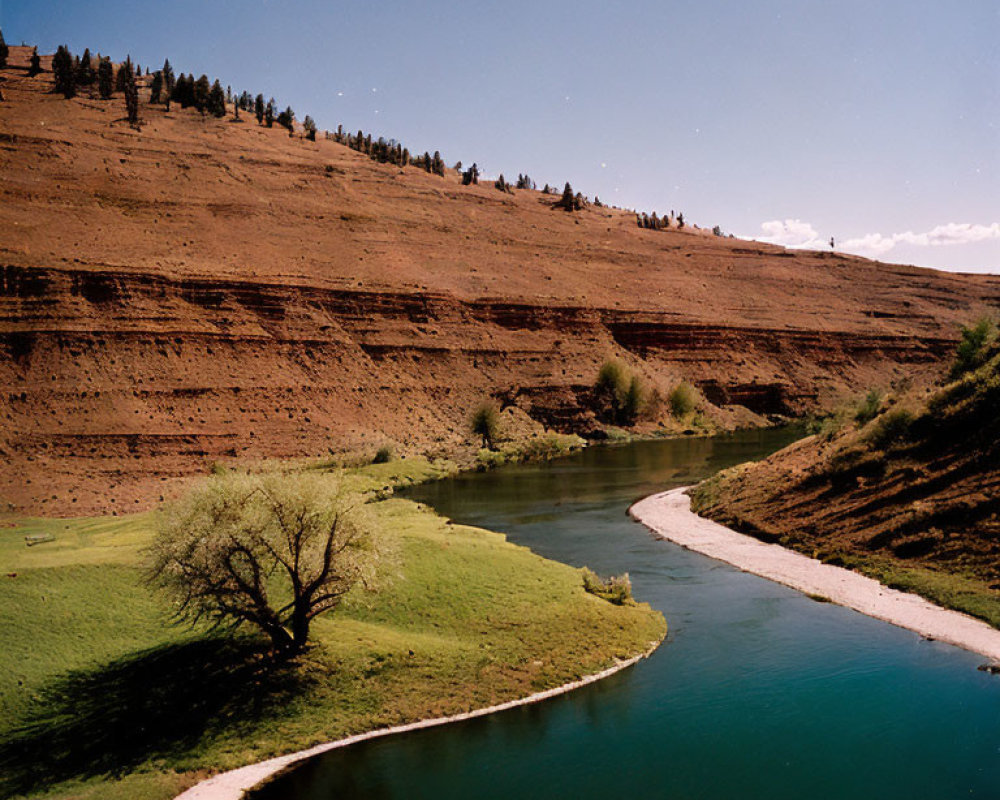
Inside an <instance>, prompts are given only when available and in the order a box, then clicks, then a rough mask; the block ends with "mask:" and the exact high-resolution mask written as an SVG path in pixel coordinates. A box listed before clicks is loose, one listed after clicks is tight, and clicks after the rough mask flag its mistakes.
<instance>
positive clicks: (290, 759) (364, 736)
mask: <svg viewBox="0 0 1000 800" xmlns="http://www.w3.org/2000/svg"><path fill="white" fill-rule="evenodd" d="M660 644H662V640H661V641H659V642H652V643H650V647H649V649H648V650H646V652H645V653H641V654H640V655H637V656H633V657H632V658H629V659H626V660H625V661H619V662H618V663H616V664H615V665H614V666H611V667H608V668H607V669H605V670H602V671H601V672H595V673H594V674H593V675H587V676H585V677H583V678H581V679H580V680H578V681H572V682H570V683H564V684H563V685H562V686H556V687H555V688H554V689H547V690H545V691H544V692H537V693H535V694H531V695H528V696H527V697H522V698H521V699H519V700H510V701H508V702H506V703H500V704H499V705H495V706H489V707H487V708H477V709H475V710H474V711H467V712H465V713H463V714H455V715H453V716H450V717H436V718H435V719H425V720H420V721H418V722H411V723H409V724H407V725H396V726H393V727H392V728H378V729H376V730H373V731H367V732H366V733H359V734H356V735H355V736H348V737H346V738H344V739H337V740H336V741H333V742H324V743H323V744H318V745H316V746H315V747H310V748H309V749H307V750H299V751H297V752H295V753H288V754H287V755H283V756H278V757H277V758H271V759H268V760H267V761H261V762H259V763H257V764H249V765H247V766H245V767H240V768H238V769H233V770H230V771H229V772H220V773H219V774H218V775H213V776H212V777H211V778H207V779H206V780H203V781H202V782H201V783H198V784H195V785H194V786H192V787H191V788H190V789H188V790H187V791H185V792H182V793H181V794H179V795H177V797H176V798H174V800H240V798H242V797H243V793H244V792H246V791H247V790H249V789H252V788H253V787H254V786H256V785H257V784H259V783H261V781H264V780H267V779H268V778H270V777H272V776H273V775H275V774H277V773H278V772H281V771H282V770H283V769H285V768H287V767H290V766H291V765H293V764H295V763H297V762H299V761H303V760H305V759H307V758H312V757H313V756H318V755H320V754H321V753H326V752H329V751H330V750H336V749H338V748H341V747H347V746H349V745H352V744H357V743H358V742H364V741H367V740H368V739H378V738H381V737H383V736H392V735H393V734H396V733H406V732H407V731H417V730H422V729H423V728H434V727H437V726H438V725H446V724H448V723H449V722H461V721H462V720H467V719H475V718H476V717H485V716H486V715H487V714H496V713H497V712H499V711H507V710H508V709H511V708H517V707H518V706H526V705H530V704H531V703H538V702H541V701H542V700H548V699H550V698H552V697H558V696H559V695H562V694H567V693H569V692H572V691H573V690H575V689H580V688H582V687H584V686H588V685H589V684H591V683H596V682H597V681H599V680H602V679H604V678H608V677H610V676H612V675H614V674H615V673H616V672H621V671H622V670H623V669H627V668H628V667H631V666H632V665H633V664H636V663H638V662H639V661H641V660H642V659H644V658H648V657H649V656H650V655H651V654H652V653H653V651H655V650H656V648H657V647H659V646H660Z"/></svg>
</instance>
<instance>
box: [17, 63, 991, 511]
mask: <svg viewBox="0 0 1000 800" xmlns="http://www.w3.org/2000/svg"><path fill="white" fill-rule="evenodd" d="M12 50H14V51H18V48H12ZM22 55H23V54H20V53H19V52H14V53H13V54H12V59H11V63H12V68H11V69H8V70H4V71H0V77H2V78H3V79H4V91H5V95H6V97H7V101H6V102H5V103H3V104H0V174H2V176H3V180H2V181H0V232H2V236H0V420H2V421H3V423H2V429H0V450H2V455H3V457H4V458H5V459H6V462H7V463H6V466H5V467H4V469H3V472H2V474H0V498H2V499H4V500H7V501H11V502H13V503H15V504H16V505H17V506H18V507H20V508H24V509H30V510H34V511H42V512H45V513H48V514H76V513H83V512H90V511H95V510H98V509H105V510H106V509H108V508H119V509H120V508H123V507H125V508H127V509H128V510H133V509H135V508H140V507H145V506H146V505H148V503H149V502H151V501H155V500H156V499H157V498H158V497H159V496H160V495H161V494H163V493H165V492H169V491H170V489H171V487H172V486H173V484H174V482H175V481H177V480H179V479H181V478H183V477H184V476H186V475H189V474H191V473H192V472H203V471H204V470H205V469H206V467H207V465H208V464H210V463H211V462H212V461H214V460H219V459H223V460H224V459H229V458H233V457H242V458H263V457H298V456H321V455H324V454H326V453H328V452H329V451H330V450H331V449H332V450H337V449H342V448H348V447H365V446H368V445H369V444H370V446H371V448H372V450H373V452H374V448H375V446H376V445H377V444H378V443H380V442H381V441H383V440H384V439H385V438H390V439H392V440H394V441H396V442H397V443H398V444H399V445H400V446H401V447H402V448H403V449H406V448H407V447H410V448H413V449H427V448H432V449H442V450H443V449H447V448H449V447H453V446H455V445H457V444H459V443H460V442H462V441H464V440H466V439H467V438H468V437H467V434H466V432H465V430H464V428H465V420H466V415H467V413H468V410H469V409H470V408H471V407H472V406H473V405H474V404H475V403H476V402H477V401H478V400H479V399H481V398H482V397H483V396H484V395H487V394H492V395H494V396H496V397H498V398H500V399H502V400H503V401H504V402H507V403H511V404H515V405H517V406H518V407H519V408H521V409H523V410H524V411H525V412H526V413H528V414H530V415H531V416H532V417H534V418H535V419H536V420H538V421H540V422H542V423H544V424H545V425H547V426H550V427H554V428H557V429H561V430H582V431H586V430H588V427H589V426H592V425H593V415H592V414H591V413H590V411H589V410H588V404H589V392H590V386H591V384H592V382H593V380H594V377H595V375H596V372H597V369H598V366H599V365H600V363H601V362H602V361H603V360H604V359H606V358H608V357H610V356H617V357H620V358H622V359H623V360H625V361H626V362H627V363H628V364H629V365H630V366H631V367H632V368H633V369H634V370H636V371H637V372H638V373H639V374H641V375H642V376H643V377H644V378H645V380H646V381H647V382H648V383H649V384H650V385H651V386H653V387H656V388H658V389H660V390H661V391H662V392H664V393H666V392H667V391H669V390H670V388H671V387H672V386H673V385H675V384H676V382H677V381H679V380H681V379H685V380H688V381H690V382H692V383H694V384H696V385H698V386H699V387H701V389H702V391H703V393H704V394H705V396H706V397H707V398H708V400H709V401H711V402H712V403H714V404H715V405H717V406H721V407H724V408H722V410H720V411H718V412H713V413H716V414H717V418H718V419H720V420H721V421H723V422H724V423H726V422H728V423H729V424H733V423H735V422H737V421H740V420H744V421H747V420H751V419H758V417H755V416H754V414H757V415H764V416H766V415H772V414H788V413H796V412H800V411H803V410H806V409H809V408H813V407H815V406H817V405H824V404H828V403H830V402H831V401H833V400H834V399H836V398H838V397H840V396H842V395H843V394H845V393H848V392H853V391H858V390H860V389H863V388H865V387H867V386H869V385H872V384H876V383H878V384H882V385H884V384H887V383H888V382H889V381H891V380H893V379H895V378H900V377H902V376H904V375H913V376H916V377H917V378H918V379H919V378H921V377H923V378H926V377H930V376H932V375H935V374H937V372H938V370H939V365H940V363H941V359H942V356H943V355H944V354H945V353H947V352H949V351H950V349H951V348H952V346H953V345H952V343H953V340H954V338H955V335H956V330H957V325H958V323H960V322H965V321H968V320H969V319H970V318H972V317H974V316H976V315H977V314H978V313H981V311H982V310H983V309H984V308H986V307H987V306H988V305H989V304H990V303H994V302H995V301H996V298H997V297H998V296H1000V281H998V280H997V279H995V278H990V277H983V276H959V275H948V274H942V273H937V272H934V271H931V270H921V269H916V268H911V267H901V266H897V265H883V264H877V263H875V262H871V261H866V260H863V259H856V258H847V257H843V256H840V255H838V254H832V253H811V252H810V253H791V252H787V251H784V250H782V249H780V248H776V247H771V246H768V245H760V244H757V243H748V242H743V241H740V240H735V239H734V240H729V239H722V238H719V237H715V236H712V235H710V234H707V233H706V232H704V231H698V230H688V229H685V230H684V231H676V230H674V231H646V230H640V229H638V228H637V227H636V226H635V223H634V215H632V214H631V213H630V212H625V211H617V210H614V209H608V208H589V209H586V210H584V211H580V212H574V213H567V212H564V211H562V210H559V209H555V208H553V207H552V205H553V203H554V201H555V200H556V199H557V198H551V197H547V196H544V195H541V194H540V193H538V192H528V191H519V192H517V193H516V194H514V195H510V194H507V193H501V192H498V191H496V190H494V189H492V188H491V187H489V186H485V185H480V186H469V187H463V186H461V185H460V180H459V177H458V175H457V174H452V173H451V172H449V174H448V176H447V177H445V178H439V177H437V176H433V175H427V174H425V173H423V172H422V171H421V170H417V169H405V170H400V169H399V168H397V167H390V166H386V165H378V164H375V163H373V162H371V161H370V160H368V159H367V158H366V157H365V156H363V155H361V154H358V153H355V152H353V151H351V150H348V149H346V148H344V147H342V146H340V145H337V144H335V143H333V142H328V141H323V140H322V136H320V141H318V142H315V143H313V142H306V141H304V140H299V139H289V137H288V136H287V134H286V133H285V132H284V131H278V130H277V129H274V130H268V129H266V128H261V127H258V126H257V125H256V124H255V123H254V122H253V121H245V120H244V121H243V122H241V123H238V124H234V123H233V122H231V121H229V120H214V119H202V118H201V117H200V116H199V115H198V114H197V113H196V112H194V111H192V110H187V111H181V110H179V109H176V108H175V109H174V110H172V111H171V112H170V114H165V113H164V112H163V110H162V108H160V107H152V106H148V105H144V107H143V114H144V116H145V126H144V127H143V129H142V131H141V133H136V132H135V131H132V130H131V129H129V128H128V127H127V126H126V125H125V124H124V123H123V122H122V121H121V119H120V117H121V116H122V108H121V100H120V99H115V100H111V101H100V100H98V99H92V98H87V97H78V98H76V99H74V100H71V101H66V100H63V99H61V98H59V97H56V96H53V95H52V94H49V93H47V91H46V90H47V89H48V87H49V85H50V79H51V76H50V75H49V74H48V73H43V74H42V75H39V76H37V77H36V78H32V79H29V78H27V77H26V72H25V71H24V69H23V68H22V67H23V65H22V64H20V61H19V59H21V56H22ZM21 60H25V59H21ZM740 407H745V409H748V410H741V408H740ZM109 487H110V488H109ZM136 501H138V502H136Z"/></svg>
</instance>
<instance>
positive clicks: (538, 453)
mask: <svg viewBox="0 0 1000 800" xmlns="http://www.w3.org/2000/svg"><path fill="white" fill-rule="evenodd" d="M583 445H584V441H583V439H581V438H580V437H579V436H576V435H573V434H562V433H546V434H545V435H543V436H539V437H537V438H535V439H529V440H528V441H527V442H525V443H524V444H523V445H522V446H521V447H520V457H521V460H522V461H548V460H549V459H552V458H559V457H560V456H565V455H569V454H570V453H572V452H573V451H574V450H578V449H579V448H581V447H583Z"/></svg>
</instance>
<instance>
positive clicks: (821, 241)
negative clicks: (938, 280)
mask: <svg viewBox="0 0 1000 800" xmlns="http://www.w3.org/2000/svg"><path fill="white" fill-rule="evenodd" d="M760 228H761V231H762V232H763V235H762V236H756V237H754V238H755V239H757V240H758V241H761V242H770V243H771V244H778V245H781V246H782V247H796V248H798V247H803V248H807V249H810V250H816V249H823V248H827V247H829V246H830V241H829V238H828V237H823V236H820V234H819V233H818V232H817V231H816V229H815V228H814V227H813V226H812V225H810V224H809V223H808V222H803V221H802V220H799V219H786V220H778V219H775V220H771V221H769V222H764V223H762V224H761V226H760ZM990 239H1000V222H994V223H992V224H991V225H974V224H972V223H969V222H949V223H948V224H946V225H938V226H936V227H934V228H931V229H930V230H929V231H923V232H920V233H914V232H913V231H905V232H903V233H891V234H888V235H886V234H882V233H867V234H865V235H864V236H857V237H854V238H852V239H845V240H844V241H839V242H837V250H842V251H844V252H848V253H856V254H857V255H863V256H875V257H878V256H882V255H885V254H886V253H888V252H889V251H890V250H892V249H893V248H895V247H896V245H899V244H907V245H913V246H915V247H948V246H951V245H960V244H971V243H974V242H983V241H987V240H990Z"/></svg>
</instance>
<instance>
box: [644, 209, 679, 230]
mask: <svg viewBox="0 0 1000 800" xmlns="http://www.w3.org/2000/svg"><path fill="white" fill-rule="evenodd" d="M635 222H636V224H637V225H638V226H639V227H640V228H646V229H648V230H651V231H659V230H663V229H664V228H683V227H684V214H683V213H681V214H676V215H675V214H674V212H673V211H671V212H670V216H667V215H666V214H664V215H663V216H662V217H660V216H657V214H656V212H655V211H654V212H653V213H652V214H647V213H646V212H645V211H643V212H642V213H640V212H638V211H637V212H636V214H635Z"/></svg>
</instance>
